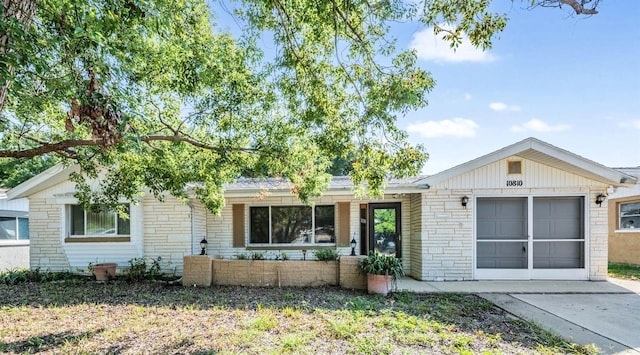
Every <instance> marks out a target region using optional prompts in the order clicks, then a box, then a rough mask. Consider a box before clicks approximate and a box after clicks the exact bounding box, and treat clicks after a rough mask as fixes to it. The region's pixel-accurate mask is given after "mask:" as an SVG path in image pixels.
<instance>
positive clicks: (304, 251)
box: [302, 249, 307, 260]
mask: <svg viewBox="0 0 640 355" xmlns="http://www.w3.org/2000/svg"><path fill="white" fill-rule="evenodd" d="M302 260H307V249H302Z"/></svg>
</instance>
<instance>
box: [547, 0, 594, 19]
mask: <svg viewBox="0 0 640 355" xmlns="http://www.w3.org/2000/svg"><path fill="white" fill-rule="evenodd" d="M599 2H600V0H580V1H578V0H541V1H539V2H538V5H540V6H542V7H562V5H567V6H570V7H571V8H572V9H573V11H575V12H576V15H595V14H597V13H598V10H597V9H596V8H597V7H598V3H599ZM589 4H591V5H590V6H591V7H587V6H586V5H589Z"/></svg>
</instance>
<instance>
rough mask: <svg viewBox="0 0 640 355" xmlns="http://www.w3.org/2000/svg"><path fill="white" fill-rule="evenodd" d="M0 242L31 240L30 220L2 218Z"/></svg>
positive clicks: (24, 218) (0, 219)
mask: <svg viewBox="0 0 640 355" xmlns="http://www.w3.org/2000/svg"><path fill="white" fill-rule="evenodd" d="M0 240H29V219H28V218H26V217H0Z"/></svg>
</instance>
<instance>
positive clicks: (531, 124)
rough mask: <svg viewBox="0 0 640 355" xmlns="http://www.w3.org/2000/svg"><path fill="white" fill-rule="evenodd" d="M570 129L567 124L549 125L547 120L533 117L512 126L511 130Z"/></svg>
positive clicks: (545, 130) (544, 130) (558, 130)
mask: <svg viewBox="0 0 640 355" xmlns="http://www.w3.org/2000/svg"><path fill="white" fill-rule="evenodd" d="M569 129H571V126H570V125H568V124H557V125H553V126H552V125H550V124H548V123H547V122H544V121H541V120H539V119H537V118H534V119H532V120H530V121H528V122H525V123H523V124H521V125H517V126H512V127H511V131H513V132H527V131H533V132H562V131H567V130H569Z"/></svg>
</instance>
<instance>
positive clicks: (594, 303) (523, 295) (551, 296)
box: [398, 278, 640, 354]
mask: <svg viewBox="0 0 640 355" xmlns="http://www.w3.org/2000/svg"><path fill="white" fill-rule="evenodd" d="M398 289H399V290H407V291H411V292H430V293H433V292H455V293H474V294H478V295H479V296H480V297H483V298H485V299H487V300H489V301H491V302H493V303H494V304H496V305H497V306H498V307H500V308H502V309H504V310H506V311H508V312H509V313H512V314H514V315H516V316H518V317H520V318H523V319H526V320H528V321H532V322H535V323H537V324H539V325H541V326H543V327H544V328H547V329H550V330H552V331H554V332H555V333H557V334H560V335H562V336H563V337H565V338H567V339H570V340H572V341H574V342H576V343H579V344H591V343H593V344H595V345H597V346H598V347H599V348H600V349H601V351H602V353H604V354H622V353H625V354H626V353H628V354H640V336H639V334H640V330H639V329H640V282H636V281H628V280H618V279H609V281H606V282H605V281H602V282H599V281H449V282H422V281H416V280H413V279H409V278H404V279H402V280H399V281H398Z"/></svg>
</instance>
